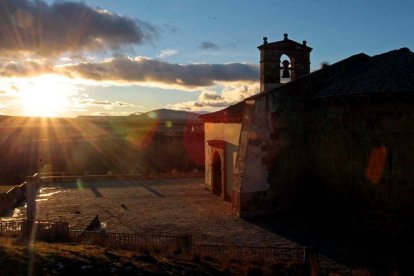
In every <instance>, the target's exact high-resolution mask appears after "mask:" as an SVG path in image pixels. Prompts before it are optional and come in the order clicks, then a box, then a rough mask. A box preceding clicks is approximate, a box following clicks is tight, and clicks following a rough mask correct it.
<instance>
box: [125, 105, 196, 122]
mask: <svg viewBox="0 0 414 276" xmlns="http://www.w3.org/2000/svg"><path fill="white" fill-rule="evenodd" d="M199 115H200V114H197V113H194V112H187V111H179V110H172V109H165V108H163V109H156V110H152V111H149V112H145V113H142V114H139V115H137V114H131V115H129V117H130V118H134V119H141V120H148V119H157V120H160V121H166V120H171V121H177V120H186V121H199V120H200V119H199V118H198V116H199Z"/></svg>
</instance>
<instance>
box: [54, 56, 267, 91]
mask: <svg viewBox="0 0 414 276" xmlns="http://www.w3.org/2000/svg"><path fill="white" fill-rule="evenodd" d="M59 72H60V73H62V74H66V75H67V76H70V77H73V78H84V79H89V80H96V81H114V82H122V83H158V84H163V85H168V86H170V87H172V86H175V87H180V88H187V89H188V88H196V87H203V86H212V85H214V84H215V83H216V82H235V81H251V82H256V81H258V79H259V67H258V66H257V65H255V64H247V63H228V64H187V65H181V64H172V63H168V62H164V61H160V60H153V59H148V58H143V57H138V58H135V59H132V58H127V57H115V58H112V59H110V60H107V61H105V62H83V63H78V64H74V65H69V66H64V67H60V68H59Z"/></svg>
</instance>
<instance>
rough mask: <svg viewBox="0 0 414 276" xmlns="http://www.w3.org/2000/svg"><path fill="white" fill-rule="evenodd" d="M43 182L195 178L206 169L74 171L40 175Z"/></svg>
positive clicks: (200, 175)
mask: <svg viewBox="0 0 414 276" xmlns="http://www.w3.org/2000/svg"><path fill="white" fill-rule="evenodd" d="M39 176H40V178H41V180H42V183H43V184H46V185H48V184H53V183H62V182H73V181H76V180H78V179H81V180H82V181H105V180H139V179H166V178H194V177H204V171H200V172H199V171H197V172H178V171H174V170H173V171H172V172H171V173H150V174H117V173H112V172H111V171H108V172H107V173H106V174H96V175H90V174H80V173H79V174H74V173H56V174H55V175H53V174H46V175H42V174H40V175H39Z"/></svg>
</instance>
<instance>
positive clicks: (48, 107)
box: [20, 75, 74, 117]
mask: <svg viewBox="0 0 414 276" xmlns="http://www.w3.org/2000/svg"><path fill="white" fill-rule="evenodd" d="M20 90H21V94H20V98H21V100H20V105H21V107H22V109H23V110H22V111H23V114H24V115H26V116H32V117H58V116H63V115H65V114H66V113H67V112H68V110H69V108H70V96H71V95H73V93H74V89H73V87H72V85H71V84H70V83H68V81H67V79H65V78H64V77H60V76H56V75H43V76H40V77H36V78H31V79H30V81H28V82H26V83H24V84H23V86H21V87H20Z"/></svg>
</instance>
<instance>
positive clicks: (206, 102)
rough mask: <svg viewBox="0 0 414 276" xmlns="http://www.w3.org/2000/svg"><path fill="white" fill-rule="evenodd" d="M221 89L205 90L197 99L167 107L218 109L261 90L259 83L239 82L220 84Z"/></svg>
mask: <svg viewBox="0 0 414 276" xmlns="http://www.w3.org/2000/svg"><path fill="white" fill-rule="evenodd" d="M216 88H219V89H220V90H221V91H220V93H219V92H216V91H203V92H202V93H200V95H199V96H198V99H197V100H196V101H186V102H181V103H176V104H172V105H168V106H167V108H172V109H177V110H187V111H194V112H198V111H208V112H211V111H216V110H219V109H222V108H225V107H227V106H229V105H232V104H235V103H238V102H240V101H242V100H243V99H245V98H247V97H249V96H252V95H254V94H256V93H258V92H259V84H258V83H249V82H237V83H230V84H229V83H226V84H221V85H219V87H216Z"/></svg>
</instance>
